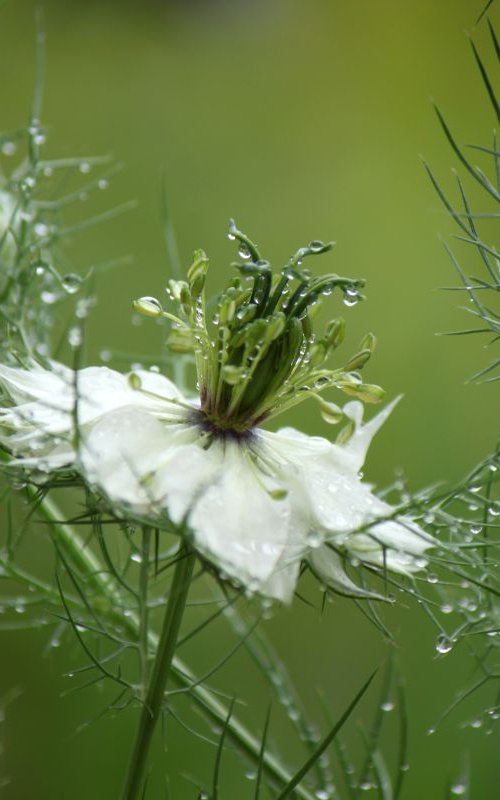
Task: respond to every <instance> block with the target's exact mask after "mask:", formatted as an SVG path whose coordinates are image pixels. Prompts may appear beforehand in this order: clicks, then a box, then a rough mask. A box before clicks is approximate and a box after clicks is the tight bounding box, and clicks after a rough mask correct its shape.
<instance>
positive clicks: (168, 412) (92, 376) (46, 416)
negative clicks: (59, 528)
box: [0, 363, 190, 466]
mask: <svg viewBox="0 0 500 800" xmlns="http://www.w3.org/2000/svg"><path fill="white" fill-rule="evenodd" d="M137 374H138V377H139V379H140V384H141V387H142V390H136V389H133V388H132V386H131V384H130V381H129V379H128V376H126V375H122V374H121V373H119V372H115V371H114V370H111V369H108V367H87V368H85V369H82V370H80V371H78V372H77V373H75V372H74V371H73V370H70V369H68V368H66V367H63V366H62V365H60V364H57V363H53V364H52V369H51V370H48V369H42V368H40V367H35V368H33V369H32V370H23V369H16V368H13V367H8V366H5V365H0V380H1V381H3V382H4V385H5V388H6V389H7V391H8V392H9V394H10V395H11V397H12V398H13V399H14V400H15V401H16V402H17V405H15V406H12V407H9V408H4V409H1V410H0V421H1V423H2V425H3V427H4V429H5V427H6V428H7V435H4V436H3V437H2V442H3V443H4V444H5V445H6V446H7V447H9V448H10V449H11V450H12V451H13V452H14V453H15V454H17V455H19V456H25V461H24V463H25V465H26V466H31V465H32V457H35V456H37V455H38V449H39V448H38V447H37V446H36V441H37V440H38V439H40V438H43V436H45V437H47V438H51V437H55V436H57V437H59V438H60V437H63V438H65V439H66V440H67V441H68V442H70V441H72V439H73V433H74V424H75V410H76V412H77V419H78V426H79V430H80V433H81V434H82V435H85V434H86V432H87V428H88V426H89V425H91V424H93V423H95V422H96V421H97V420H98V419H99V418H101V417H102V416H103V415H105V414H107V413H108V412H110V411H112V410H115V409H118V408H124V407H128V406H136V407H138V408H143V409H147V410H148V411H150V412H151V413H152V414H154V415H155V416H157V417H161V418H165V419H173V420H178V421H179V422H182V421H183V420H185V419H186V418H187V417H188V416H189V413H190V412H189V410H188V409H186V408H185V401H184V398H183V396H182V394H181V393H180V391H179V390H178V389H177V388H176V387H175V385H174V384H173V383H172V382H171V381H169V380H168V379H167V378H165V377H164V376H162V375H159V374H156V373H154V372H149V371H145V370H141V371H139V372H138V373H137ZM75 397H76V398H78V400H77V402H76V401H75ZM75 406H76V409H75ZM42 444H43V449H44V452H45V453H46V452H47V449H46V443H45V442H43V443H42ZM56 444H57V443H55V442H54V445H53V446H54V447H55V446H56ZM72 460H74V454H73V457H71V458H69V460H68V462H67V463H71V461H72ZM59 462H60V459H59Z"/></svg>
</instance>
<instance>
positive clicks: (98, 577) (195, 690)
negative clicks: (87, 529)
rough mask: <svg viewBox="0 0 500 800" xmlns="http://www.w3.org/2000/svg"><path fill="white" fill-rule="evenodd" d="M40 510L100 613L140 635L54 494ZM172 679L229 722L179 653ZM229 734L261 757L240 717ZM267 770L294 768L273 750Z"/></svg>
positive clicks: (153, 640)
mask: <svg viewBox="0 0 500 800" xmlns="http://www.w3.org/2000/svg"><path fill="white" fill-rule="evenodd" d="M29 495H30V497H31V499H32V500H35V499H36V495H35V492H34V491H29ZM38 510H39V512H40V514H41V515H42V516H43V518H44V519H45V520H46V521H47V522H48V523H49V525H50V529H51V532H52V536H53V537H54V540H55V541H56V543H57V544H58V545H59V546H60V547H62V548H63V549H64V552H65V554H66V556H67V557H68V558H69V559H70V560H71V561H72V563H73V564H74V566H75V567H77V568H78V569H79V570H80V571H81V572H82V573H83V574H84V575H85V576H86V578H87V580H88V584H89V586H91V587H92V588H93V589H94V591H96V592H97V593H98V594H100V595H101V597H103V598H106V599H107V601H108V602H107V604H106V608H105V609H102V610H101V611H100V613H101V614H102V615H103V616H106V617H107V618H108V619H109V620H110V621H112V622H113V623H114V624H117V625H119V626H121V628H122V629H123V630H125V631H127V632H128V633H129V635H131V636H132V637H133V638H134V639H137V638H138V636H139V630H140V621H139V618H138V616H137V615H136V614H134V613H133V612H132V613H129V614H127V615H124V614H123V613H122V611H121V608H122V607H123V602H122V598H121V593H120V592H119V591H117V588H116V586H115V582H114V580H113V579H112V578H111V576H110V575H109V574H108V573H107V572H106V570H105V569H104V568H103V566H102V564H101V563H100V561H99V560H98V559H97V557H96V556H95V555H94V553H93V552H92V551H91V550H90V549H89V547H88V545H87V544H86V543H85V542H84V541H83V540H82V538H81V537H80V536H79V535H78V534H77V533H76V532H75V531H74V530H73V529H72V528H71V526H70V525H67V524H65V523H62V522H60V521H59V520H61V518H62V516H63V515H62V512H61V511H60V510H59V508H58V506H57V505H56V504H55V503H54V501H53V500H52V499H51V498H50V497H45V498H44V499H43V500H42V502H38ZM148 640H149V646H150V649H151V650H152V651H154V652H156V650H157V648H158V637H157V635H156V634H155V633H154V632H153V631H149V633H148ZM171 678H172V681H173V682H174V683H175V684H176V685H177V686H180V687H182V688H183V689H186V690H188V691H189V693H190V697H191V698H192V700H193V701H194V702H195V703H196V705H197V706H198V708H199V709H200V710H201V711H202V712H203V714H204V715H205V716H206V717H207V718H208V719H209V720H211V721H212V722H216V723H217V724H222V725H224V724H226V720H227V716H228V708H227V706H226V705H225V704H224V703H222V702H221V701H220V700H218V698H217V697H215V696H214V695H213V694H212V692H210V690H209V689H206V688H205V687H204V686H203V685H202V684H200V683H199V682H198V680H197V677H196V675H195V674H194V673H193V672H192V670H191V669H190V668H189V667H188V666H187V665H186V664H185V663H184V662H183V661H182V660H181V659H179V658H178V657H177V656H174V658H173V660H172V674H171ZM227 737H228V738H229V739H231V741H232V742H233V743H234V744H235V745H236V746H237V747H238V748H239V749H240V750H241V752H243V753H244V754H245V755H246V756H247V757H248V758H249V759H250V760H251V761H252V762H253V763H254V764H258V763H259V760H260V748H261V742H260V740H259V739H257V738H256V737H255V736H254V735H253V734H252V733H250V731H249V730H248V729H247V728H246V727H245V725H243V724H242V723H241V722H240V721H239V720H238V718H237V717H235V716H232V717H231V719H230V720H229V722H228V723H227ZM263 770H264V772H265V773H266V775H267V776H268V777H269V778H270V779H272V780H273V781H275V782H277V783H279V784H281V785H286V784H287V783H288V782H289V781H290V779H291V774H290V772H289V771H288V770H287V769H285V768H284V767H283V766H282V764H281V763H280V762H279V761H278V759H277V758H275V757H274V756H273V755H271V754H269V753H265V754H264V757H263ZM295 794H296V796H297V797H298V798H300V800H314V797H313V795H312V794H311V792H309V791H308V790H307V789H306V788H305V787H302V786H297V787H296V788H295Z"/></svg>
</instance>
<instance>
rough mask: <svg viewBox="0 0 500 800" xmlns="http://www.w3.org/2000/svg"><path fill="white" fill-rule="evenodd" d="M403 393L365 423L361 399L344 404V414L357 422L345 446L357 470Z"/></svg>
mask: <svg viewBox="0 0 500 800" xmlns="http://www.w3.org/2000/svg"><path fill="white" fill-rule="evenodd" d="M401 398H402V395H399V397H396V398H395V399H394V400H393V401H392V402H391V403H388V404H387V405H386V406H385V408H383V409H382V411H380V412H379V413H378V414H377V415H376V416H375V417H373V418H372V419H371V420H370V421H369V422H366V423H365V424H364V425H363V410H364V408H363V404H362V403H360V401H359V400H352V401H351V402H350V403H346V405H345V406H344V414H345V415H346V416H347V417H349V418H350V419H352V420H353V422H354V424H355V429H354V433H353V434H352V436H351V438H350V439H349V440H348V442H346V444H345V445H344V446H343V449H344V451H345V452H346V453H347V454H348V455H349V456H350V457H351V458H352V460H353V468H354V469H355V470H356V472H357V471H358V470H360V469H361V467H362V466H363V464H364V463H365V458H366V454H367V452H368V448H369V446H370V444H371V441H372V439H373V437H374V436H375V434H376V433H377V431H378V430H379V429H380V428H381V427H382V425H383V424H384V422H385V421H386V419H387V418H388V417H389V416H390V414H392V411H393V410H394V408H395V407H396V406H397V404H398V403H399V401H400V400H401Z"/></svg>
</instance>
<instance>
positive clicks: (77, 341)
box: [68, 325, 82, 348]
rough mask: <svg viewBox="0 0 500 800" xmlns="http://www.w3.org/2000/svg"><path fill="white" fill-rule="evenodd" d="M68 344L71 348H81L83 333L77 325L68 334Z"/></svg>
mask: <svg viewBox="0 0 500 800" xmlns="http://www.w3.org/2000/svg"><path fill="white" fill-rule="evenodd" d="M68 342H69V345H70V347H75V348H76V347H80V345H81V343H82V331H81V328H78V327H77V326H76V325H75V327H74V328H71V329H70V331H69V333H68Z"/></svg>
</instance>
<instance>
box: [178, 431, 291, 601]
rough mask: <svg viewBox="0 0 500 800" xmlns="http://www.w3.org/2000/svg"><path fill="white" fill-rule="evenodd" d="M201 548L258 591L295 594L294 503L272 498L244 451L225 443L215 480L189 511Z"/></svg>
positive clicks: (287, 596) (281, 595) (283, 595)
mask: <svg viewBox="0 0 500 800" xmlns="http://www.w3.org/2000/svg"><path fill="white" fill-rule="evenodd" d="M189 525H190V527H191V528H192V530H193V533H194V537H195V541H196V544H197V546H198V547H200V549H201V550H202V551H203V552H205V553H206V554H207V555H209V556H210V557H211V558H213V559H214V560H216V562H217V563H218V564H219V565H220V567H221V569H222V570H223V571H225V572H226V573H227V574H228V575H230V576H231V577H233V578H235V579H236V580H238V581H239V582H241V583H243V584H244V585H246V586H248V587H249V588H250V589H251V590H254V591H257V590H259V591H264V592H265V593H266V594H269V595H270V596H273V597H278V598H279V599H282V600H288V599H290V596H291V593H292V591H293V588H294V585H295V579H296V575H297V569H298V560H297V558H296V552H295V549H294V546H293V545H291V546H290V505H289V503H288V501H287V498H282V499H280V500H278V499H273V498H272V497H271V496H270V494H269V492H268V491H267V489H266V487H265V485H264V476H262V475H260V474H258V473H257V472H256V468H255V466H254V465H253V463H252V462H251V461H250V459H249V455H248V453H247V452H246V451H245V450H242V449H241V447H240V446H239V445H238V444H236V443H233V442H226V444H225V453H224V459H223V462H222V463H221V470H220V473H219V475H218V479H217V481H216V482H214V483H212V484H211V485H209V486H208V487H207V488H206V491H205V492H204V493H203V494H202V495H201V496H200V498H199V500H198V501H197V502H196V503H195V506H194V508H193V510H192V511H191V513H190V515H189Z"/></svg>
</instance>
